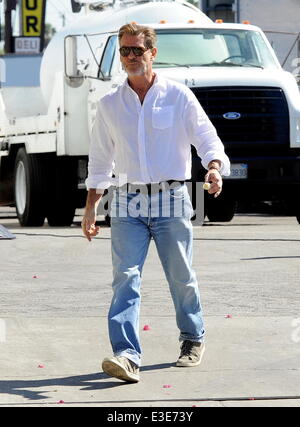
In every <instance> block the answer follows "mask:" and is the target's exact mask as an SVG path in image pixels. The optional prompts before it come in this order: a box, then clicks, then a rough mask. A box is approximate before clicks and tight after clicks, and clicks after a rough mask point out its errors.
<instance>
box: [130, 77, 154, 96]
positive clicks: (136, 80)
mask: <svg viewBox="0 0 300 427" xmlns="http://www.w3.org/2000/svg"><path fill="white" fill-rule="evenodd" d="M154 79H155V73H153V72H151V74H149V75H143V76H128V83H129V86H130V87H131V88H132V89H133V90H134V91H135V92H136V93H137V95H138V97H139V98H140V101H141V102H143V100H144V98H145V96H146V94H147V92H148V90H149V89H150V88H151V86H152V85H153V82H154Z"/></svg>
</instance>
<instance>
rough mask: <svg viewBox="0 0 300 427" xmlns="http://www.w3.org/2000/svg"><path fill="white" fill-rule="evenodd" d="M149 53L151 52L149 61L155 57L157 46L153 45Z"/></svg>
mask: <svg viewBox="0 0 300 427" xmlns="http://www.w3.org/2000/svg"><path fill="white" fill-rule="evenodd" d="M151 53H152V58H151V61H153V60H154V59H155V57H156V55H157V47H153V48H152V49H151Z"/></svg>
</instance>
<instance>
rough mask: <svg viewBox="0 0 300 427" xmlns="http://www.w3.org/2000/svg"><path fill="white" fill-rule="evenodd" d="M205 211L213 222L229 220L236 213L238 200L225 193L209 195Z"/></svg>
mask: <svg viewBox="0 0 300 427" xmlns="http://www.w3.org/2000/svg"><path fill="white" fill-rule="evenodd" d="M205 202H206V208H205V212H206V215H207V218H208V219H209V221H211V222H229V221H231V220H232V218H233V217H234V214H235V207H236V201H235V200H233V199H231V198H230V197H226V196H225V195H224V194H223V193H221V194H220V196H219V197H217V198H214V197H213V196H211V195H208V197H207V199H206V201H205Z"/></svg>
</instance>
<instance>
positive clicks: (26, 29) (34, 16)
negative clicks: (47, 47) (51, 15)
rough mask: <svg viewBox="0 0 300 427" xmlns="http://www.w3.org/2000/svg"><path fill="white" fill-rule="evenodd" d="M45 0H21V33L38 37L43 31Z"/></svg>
mask: <svg viewBox="0 0 300 427" xmlns="http://www.w3.org/2000/svg"><path fill="white" fill-rule="evenodd" d="M45 4H46V0H22V9H21V10H22V30H23V31H22V33H23V34H22V35H23V36H26V37H40V36H41V35H42V33H43V27H44V20H45Z"/></svg>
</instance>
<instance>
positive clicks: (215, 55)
mask: <svg viewBox="0 0 300 427" xmlns="http://www.w3.org/2000/svg"><path fill="white" fill-rule="evenodd" d="M157 47H158V55H157V57H156V60H155V62H154V67H156V68H164V67H178V66H187V67H199V66H200V67H201V66H203V67H211V66H223V67H233V66H238V67H258V68H277V69H278V67H279V66H278V64H277V62H276V61H275V59H274V57H273V56H272V54H271V52H270V49H269V47H268V45H267V44H266V43H265V41H264V39H263V37H262V36H261V34H260V33H259V32H258V31H249V30H239V29H201V30H199V29H197V30H194V29H191V30H157Z"/></svg>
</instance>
